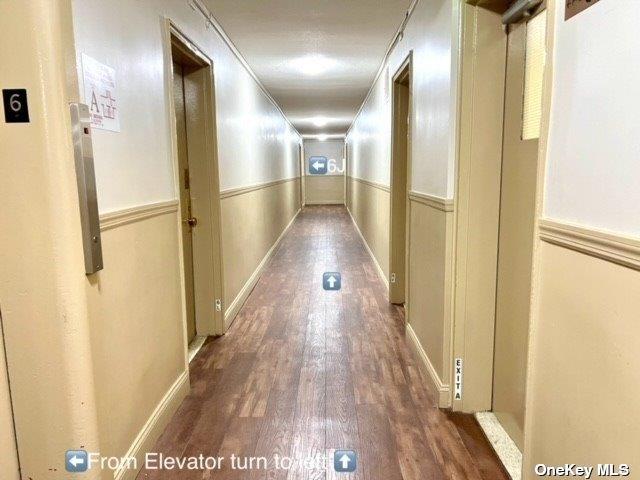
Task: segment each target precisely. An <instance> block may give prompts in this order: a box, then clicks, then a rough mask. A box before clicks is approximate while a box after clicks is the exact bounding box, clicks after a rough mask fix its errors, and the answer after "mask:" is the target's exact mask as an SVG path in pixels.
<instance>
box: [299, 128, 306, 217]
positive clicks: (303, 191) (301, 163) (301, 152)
mask: <svg viewBox="0 0 640 480" xmlns="http://www.w3.org/2000/svg"><path fill="white" fill-rule="evenodd" d="M298 155H299V156H300V161H299V162H298V166H299V167H300V208H304V206H305V205H306V203H307V202H306V200H305V196H306V194H307V193H306V185H305V183H304V181H305V179H304V177H305V165H304V142H302V141H300V143H299V144H298Z"/></svg>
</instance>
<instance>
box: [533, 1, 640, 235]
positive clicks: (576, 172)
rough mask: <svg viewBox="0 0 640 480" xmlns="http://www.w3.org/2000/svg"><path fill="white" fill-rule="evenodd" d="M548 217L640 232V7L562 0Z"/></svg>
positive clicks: (630, 3)
mask: <svg viewBox="0 0 640 480" xmlns="http://www.w3.org/2000/svg"><path fill="white" fill-rule="evenodd" d="M556 5H557V8H556V21H555V49H554V61H553V70H554V72H553V93H552V104H551V105H552V106H551V120H550V134H549V145H548V153H547V172H546V187H545V204H544V214H545V216H546V217H549V218H553V219H558V220H562V221H567V222H571V223H576V224H579V225H585V226H589V227H595V228H600V229H605V230H610V231H613V232H617V233H622V234H629V235H635V236H638V235H640V134H639V133H638V132H640V114H638V108H637V106H638V105H640V61H639V59H640V36H638V25H640V10H638V8H637V7H638V4H637V0H600V2H598V3H596V4H595V5H593V6H592V7H590V8H588V9H587V10H585V11H583V12H582V13H580V14H579V15H577V16H575V17H573V18H571V19H569V20H568V21H566V22H565V20H564V2H561V1H558V2H556Z"/></svg>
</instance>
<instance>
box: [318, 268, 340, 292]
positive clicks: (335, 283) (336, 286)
mask: <svg viewBox="0 0 640 480" xmlns="http://www.w3.org/2000/svg"><path fill="white" fill-rule="evenodd" d="M341 286H342V279H341V278H340V274H339V273H338V272H325V273H323V274H322V288H324V289H325V290H340V287H341Z"/></svg>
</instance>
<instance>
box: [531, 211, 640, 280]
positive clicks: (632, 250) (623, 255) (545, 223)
mask: <svg viewBox="0 0 640 480" xmlns="http://www.w3.org/2000/svg"><path fill="white" fill-rule="evenodd" d="M539 230H540V239H541V240H544V241H545V242H547V243H552V244H554V245H558V246H560V247H565V248H569V249H571V250H575V251H577V252H580V253H584V254H587V255H591V256H592V257H597V258H600V259H602V260H607V261H609V262H613V263H617V264H619V265H624V266H625V267H629V268H633V269H635V270H640V240H639V239H637V238H632V237H626V236H623V235H618V234H615V233H611V232H606V231H603V230H597V229H593V228H586V227H582V226H579V225H574V224H571V223H566V222H560V221H557V220H551V219H548V218H542V219H540V223H539Z"/></svg>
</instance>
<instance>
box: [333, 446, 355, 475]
mask: <svg viewBox="0 0 640 480" xmlns="http://www.w3.org/2000/svg"><path fill="white" fill-rule="evenodd" d="M357 466H358V457H357V456H356V452H354V451H353V450H336V453H334V454H333V469H334V470H335V471H336V472H355V471H356V467H357Z"/></svg>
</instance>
